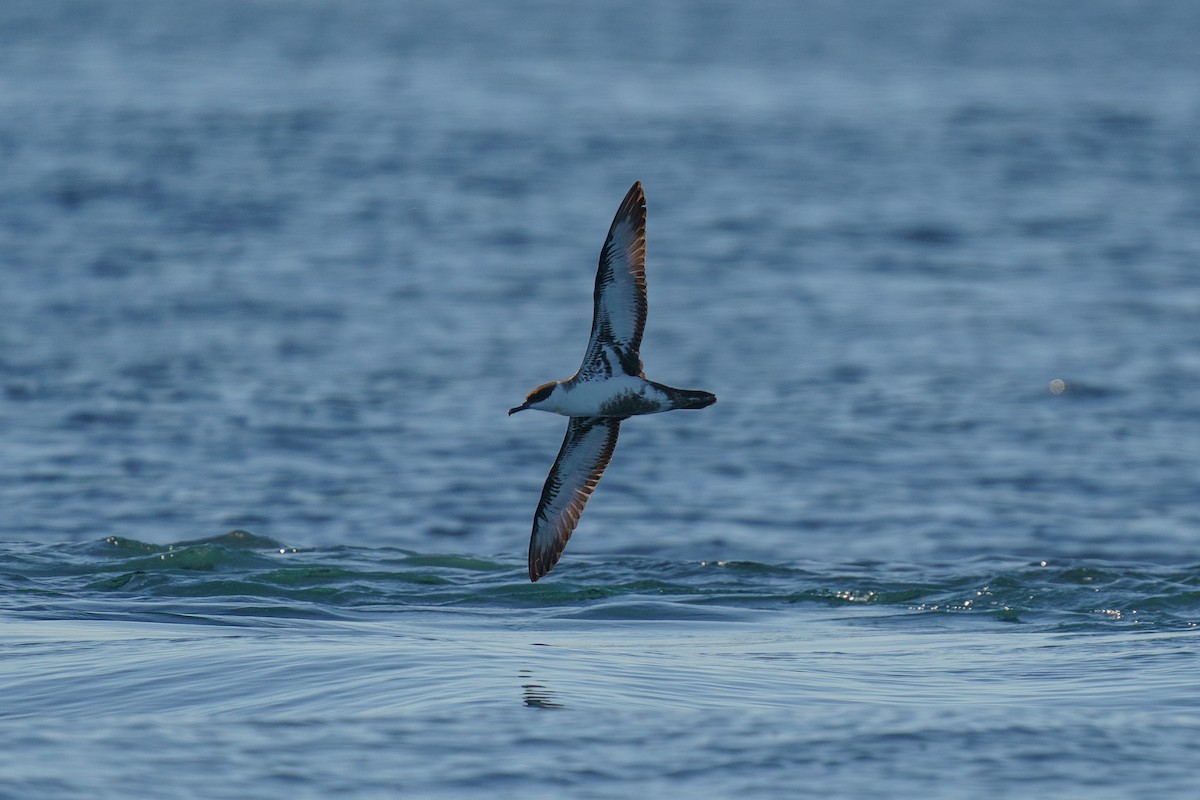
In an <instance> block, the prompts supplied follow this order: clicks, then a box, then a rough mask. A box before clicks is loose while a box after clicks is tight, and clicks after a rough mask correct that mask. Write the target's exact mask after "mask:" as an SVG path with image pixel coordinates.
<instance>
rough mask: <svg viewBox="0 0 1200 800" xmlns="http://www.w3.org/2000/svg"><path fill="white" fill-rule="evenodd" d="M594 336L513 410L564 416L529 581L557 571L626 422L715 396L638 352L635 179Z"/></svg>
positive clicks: (640, 274)
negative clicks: (561, 371) (579, 356)
mask: <svg viewBox="0 0 1200 800" xmlns="http://www.w3.org/2000/svg"><path fill="white" fill-rule="evenodd" d="M594 302H595V307H594V310H593V312H592V336H591V338H590V339H589V340H588V346H587V352H585V353H584V356H583V363H582V364H580V366H579V370H578V371H577V372H576V373H575V374H574V375H573V376H571V377H570V378H567V379H566V380H564V381H552V382H551V383H544V384H542V385H541V386H539V387H537V388H536V389H534V390H533V391H532V392H530V393H529V394H528V395H527V396H526V398H525V402H524V403H522V404H521V405H519V406H517V407H516V408H512V409H509V411H508V413H509V415H512V414H515V413H517V412H518V411H524V410H525V409H528V408H532V409H536V410H538V411H550V412H553V413H555V414H562V415H563V416H565V417H569V418H570V419H569V420H568V422H567V435H566V438H564V439H563V443H562V447H561V448H560V449H559V451H558V458H556V459H555V460H554V466H553V467H551V469H550V474H549V476H547V478H546V485H545V486H543V487H542V499H541V500H540V501H539V502H538V507H537V513H535V514H534V515H533V535H532V536H531V537H530V539H529V579H530V580H531V581H537V579H538V578H540V577H542V576H543V575H545V574H546V573H547V572H549V571H550V570H552V569H554V565H555V564H557V563H558V559H559V556H561V555H562V551H563V548H564V547H566V545H567V540H568V539H569V538H571V532H572V531H573V530H575V525H576V523H578V522H579V515H580V514H582V513H583V507H584V505H585V504H586V503H587V501H588V498H589V497H590V496H591V494H592V491H593V490H594V489H595V488H596V484H597V483H599V482H600V476H602V475H603V474H604V468H605V467H607V466H608V462H609V459H611V458H612V454H613V448H615V447H616V445H617V433H618V431H619V430H620V427H621V420H624V419H628V418H629V417H632V416H635V415H637V414H657V413H659V412H662V411H674V410H675V409H677V408H704V407H706V406H711V405H712V404H713V403H715V402H717V398H716V396H715V395H713V394H710V393H709V392H701V391H694V390H691V389H673V388H671V387H670V386H664V385H662V384H661V383H655V382H654V381H648V380H646V375H645V374H644V373H643V372H642V359H641V356H640V355H639V353H638V350H639V349H640V348H641V346H642V328H643V327H645V324H646V196H645V194H643V193H642V184H641V183H638V182H635V183H634V184H633V187H632V188H630V190H629V194H627V195H625V199H624V200H623V201H622V202H621V207H620V208H619V209H617V215H616V216H615V217H613V221H612V226H611V227H610V228H609V229H608V238H607V239H606V240H605V242H604V249H603V250H601V251H600V267H599V269H597V270H596V291H595V295H594Z"/></svg>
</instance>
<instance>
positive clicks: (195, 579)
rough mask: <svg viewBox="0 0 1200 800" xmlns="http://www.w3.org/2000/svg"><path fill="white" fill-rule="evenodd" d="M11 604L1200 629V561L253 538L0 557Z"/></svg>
mask: <svg viewBox="0 0 1200 800" xmlns="http://www.w3.org/2000/svg"><path fill="white" fill-rule="evenodd" d="M0 556H2V557H0V590H2V594H0V597H2V598H3V600H0V604H2V605H3V607H5V608H6V609H7V611H9V612H14V613H26V614H28V613H32V614H37V615H41V616H51V617H57V616H66V617H91V616H96V615H101V616H113V615H117V616H121V617H127V618H134V619H137V618H147V617H149V618H161V617H162V615H167V616H169V617H171V618H172V619H177V618H179V617H180V616H186V617H188V618H190V619H193V620H195V621H200V622H203V621H208V622H213V623H216V624H231V623H232V624H237V621H238V620H244V619H245V618H246V617H270V618H275V619H289V618H294V619H314V618H327V619H351V618H358V617H361V616H363V615H371V614H379V613H388V612H414V611H427V612H428V611H440V612H445V611H447V610H454V611H459V612H462V613H494V612H497V611H504V610H519V611H522V612H534V613H536V614H539V615H542V616H544V617H547V618H558V619H566V620H570V619H579V620H594V619H607V620H637V619H672V620H679V621H689V620H693V621H704V620H715V621H738V620H747V619H754V618H755V617H756V615H759V614H763V613H772V612H775V613H778V612H780V611H784V610H788V609H796V608H803V607H810V608H824V609H833V610H838V609H843V610H845V611H847V612H850V610H851V609H859V611H854V612H852V613H861V614H863V615H864V616H865V617H867V618H871V619H889V618H894V617H896V616H897V615H902V616H904V617H906V618H913V617H916V618H921V617H926V618H929V617H931V616H932V617H934V618H939V619H943V618H946V617H948V616H950V617H961V618H974V619H983V620H987V621H995V622H1000V623H1012V624H1026V625H1036V626H1041V627H1045V628H1047V629H1050V630H1075V629H1085V628H1093V627H1111V626H1113V625H1119V626H1127V625H1138V626H1142V627H1149V628H1153V629H1159V630H1163V629H1167V630H1178V629H1181V628H1195V627H1197V625H1198V623H1200V565H1189V566H1185V567H1174V566H1163V565H1157V564H1136V565H1130V564H1114V563H1109V562H1098V561H1094V562H1082V561H1074V562H1069V563H1068V562H1063V563H1059V562H1047V561H1041V562H1034V563H1029V562H1026V561H1018V560H1015V559H1011V558H1005V557H994V558H988V557H980V558H975V559H972V560H970V561H968V562H965V563H953V564H951V563H930V564H903V565H894V564H881V563H858V564H840V565H827V564H768V563H759V562H752V561H728V562H724V561H721V562H714V561H701V562H679V561H672V560H665V559H661V558H652V557H644V556H629V557H624V556H621V557H611V558H609V557H592V558H590V559H589V558H587V557H586V556H579V555H577V556H576V557H575V558H574V559H572V562H571V564H569V565H566V566H565V568H563V569H561V570H558V571H557V572H556V573H555V575H554V576H552V578H551V579H550V580H548V581H542V582H539V583H538V584H536V585H535V584H531V583H529V582H528V580H527V578H526V577H525V565H524V563H523V562H521V561H518V560H516V559H514V558H511V557H505V558H485V557H478V556H468V555H462V554H430V553H419V552H414V551H410V550H404V549H400V548H365V547H353V546H336V547H321V548H297V547H291V546H288V545H286V544H284V543H282V542H278V541H276V540H274V539H270V538H267V537H263V536H257V535H255V534H253V533H249V532H247V531H241V530H237V531H231V532H229V533H227V534H224V535H222V536H215V537H211V538H206V539H196V540H188V541H181V542H178V543H173V544H151V543H147V542H141V541H137V540H134V539H126V538H122V537H119V536H111V537H108V538H106V539H104V540H102V541H96V542H86V543H82V544H55V545H27V544H13V543H9V544H6V545H0Z"/></svg>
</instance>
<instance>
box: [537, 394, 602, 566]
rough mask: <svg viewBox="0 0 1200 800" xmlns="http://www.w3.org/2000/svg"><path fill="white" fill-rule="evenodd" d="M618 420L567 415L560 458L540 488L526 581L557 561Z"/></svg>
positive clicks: (596, 476)
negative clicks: (540, 494) (565, 432)
mask: <svg viewBox="0 0 1200 800" xmlns="http://www.w3.org/2000/svg"><path fill="white" fill-rule="evenodd" d="M620 427H621V421H620V420H619V419H611V418H606V417H571V420H570V422H568V423H567V435H566V437H565V438H564V439H563V443H562V447H561V448H560V449H559V451H558V458H556V459H555V460H554V466H553V467H552V468H551V469H550V474H549V475H548V476H547V477H546V485H545V486H543V487H542V499H541V501H540V502H539V503H538V507H537V513H536V514H534V515H533V535H532V536H531V537H530V539H529V579H530V580H531V581H536V580H537V579H538V578H540V577H542V576H543V575H545V574H546V573H547V572H549V571H550V570H552V569H554V565H555V564H557V563H558V558H559V556H561V555H562V551H563V548H564V547H566V546H567V540H568V539H570V538H571V532H572V531H574V530H575V525H576V524H577V523H578V522H579V515H580V514H582V513H583V507H584V505H586V504H587V501H588V498H589V497H591V495H592V490H594V489H595V488H596V484H597V483H599V482H600V476H602V475H603V474H604V469H605V467H607V466H608V462H609V460H610V459H611V458H612V454H613V449H614V448H615V447H616V446H617V433H618V432H619V431H620Z"/></svg>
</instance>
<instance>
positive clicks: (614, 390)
mask: <svg viewBox="0 0 1200 800" xmlns="http://www.w3.org/2000/svg"><path fill="white" fill-rule="evenodd" d="M562 394H563V396H562V399H561V400H559V402H558V407H557V408H555V409H554V411H555V412H557V413H559V414H562V415H564V416H568V417H595V416H627V415H626V414H613V413H611V411H612V406H613V404H614V403H616V404H621V403H622V402H626V401H627V402H628V403H630V404H632V405H633V406H634V407H637V408H638V410H636V411H633V412H632V413H637V414H652V413H655V412H656V411H666V410H667V408H668V407H669V406H668V404H667V398H666V396H665V395H663V393H662V392H660V391H659V390H658V389H656V388H654V387H653V386H652V385H650V384H649V383H647V382H646V380H645V379H644V378H637V377H634V376H632V375H619V376H614V377H612V378H608V379H607V380H602V381H583V382H580V383H577V384H575V385H574V386H573V387H571V389H569V390H568V391H566V392H565V393H562Z"/></svg>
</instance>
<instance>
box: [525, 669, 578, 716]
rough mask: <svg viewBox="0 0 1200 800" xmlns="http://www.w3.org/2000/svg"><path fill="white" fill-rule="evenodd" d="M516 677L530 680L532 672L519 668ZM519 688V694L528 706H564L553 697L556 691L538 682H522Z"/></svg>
mask: <svg viewBox="0 0 1200 800" xmlns="http://www.w3.org/2000/svg"><path fill="white" fill-rule="evenodd" d="M517 677H518V678H520V679H521V680H522V681H528V680H532V678H533V672H532V671H531V670H527V669H523V670H519V671H518V672H517ZM521 690H522V691H521V696H522V698H523V699H524V701H525V705H526V706H528V707H529V708H566V706H564V705H563V704H562V703H560V702H558V701H557V700H556V699H555V697H557V696H558V693H557V692H555V691H554V690H553V689H547V688H546V687H545V686H543V685H542V684H540V683H522V684H521Z"/></svg>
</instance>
